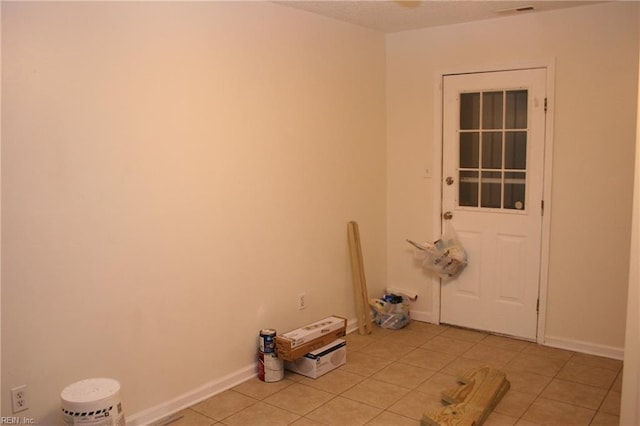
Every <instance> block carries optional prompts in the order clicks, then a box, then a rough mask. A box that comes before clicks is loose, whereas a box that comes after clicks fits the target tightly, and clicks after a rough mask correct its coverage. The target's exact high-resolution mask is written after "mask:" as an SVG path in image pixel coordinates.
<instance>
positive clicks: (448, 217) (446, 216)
mask: <svg viewBox="0 0 640 426" xmlns="http://www.w3.org/2000/svg"><path fill="white" fill-rule="evenodd" d="M442 218H443V219H444V220H451V219H453V213H451V212H444V213H442Z"/></svg>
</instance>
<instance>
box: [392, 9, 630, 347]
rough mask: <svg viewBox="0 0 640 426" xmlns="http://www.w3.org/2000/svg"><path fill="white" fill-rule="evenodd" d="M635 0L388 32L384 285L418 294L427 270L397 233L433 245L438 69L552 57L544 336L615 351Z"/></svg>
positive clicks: (619, 331)
mask: <svg viewBox="0 0 640 426" xmlns="http://www.w3.org/2000/svg"><path fill="white" fill-rule="evenodd" d="M637 7H638V5H637V3H635V2H633V3H632V2H617V3H607V4H598V5H590V6H587V7H579V8H571V9H567V10H563V11H557V12H551V13H540V14H533V15H524V16H518V17H512V18H501V19H495V20H490V21H483V22H477V23H470V24H463V25H452V26H447V27H440V28H433V29H425V30H418V31H409V32H403V33H397V34H393V35H390V36H388V37H387V97H388V101H387V102H388V108H387V145H388V147H387V200H388V203H387V242H388V245H387V253H388V262H389V263H388V281H389V282H390V283H391V284H393V285H396V286H398V287H403V288H407V289H409V290H412V291H415V292H417V293H419V294H420V298H419V299H418V302H417V303H416V304H415V305H414V307H413V308H414V311H415V312H416V313H419V314H421V315H423V316H425V317H429V315H432V314H433V311H432V304H433V298H432V287H431V283H430V280H429V277H428V275H426V274H425V273H424V272H423V271H422V269H421V268H420V266H419V265H416V264H415V263H414V260H413V258H412V252H411V249H410V247H408V245H407V244H406V243H405V241H404V240H405V238H412V239H419V240H426V241H429V240H433V239H436V238H437V236H438V232H437V230H434V229H432V228H433V222H434V218H433V203H434V202H436V200H437V198H436V197H438V196H439V195H438V194H439V192H438V191H439V189H438V180H437V179H436V178H433V179H425V178H424V177H423V171H424V169H425V167H432V166H433V165H434V164H435V162H436V161H439V160H438V159H436V158H434V146H435V145H434V144H436V143H438V141H436V140H434V135H435V132H434V126H436V125H437V124H438V123H435V122H434V117H435V116H436V112H437V111H436V101H437V99H436V98H437V96H438V94H437V92H436V91H435V90H434V89H435V81H436V75H438V73H440V72H446V71H465V70H468V71H473V70H476V69H478V68H480V67H492V66H498V67H499V66H502V65H513V64H520V63H524V62H530V61H536V60H537V61H540V60H542V61H548V60H550V59H551V60H555V70H556V73H555V88H556V90H555V105H554V106H553V107H554V109H555V116H554V118H555V128H554V129H553V130H554V145H553V148H554V151H553V185H552V194H551V200H550V201H551V202H550V203H549V200H547V206H548V207H549V208H547V209H546V210H547V213H548V214H550V215H551V238H550V259H549V276H548V304H547V311H546V319H547V323H546V338H547V339H549V340H553V341H554V342H555V343H561V344H567V345H574V346H590V347H592V348H594V349H596V350H603V351H605V352H607V351H608V352H618V353H621V350H622V348H623V346H624V331H625V312H626V310H625V307H626V294H627V285H628V280H627V277H628V265H629V263H628V262H629V253H628V242H629V234H630V228H631V195H632V184H633V153H634V141H635V111H636V95H637V90H636V87H637V70H638V37H637V27H638V22H637Z"/></svg>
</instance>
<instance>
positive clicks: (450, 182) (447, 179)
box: [444, 176, 453, 185]
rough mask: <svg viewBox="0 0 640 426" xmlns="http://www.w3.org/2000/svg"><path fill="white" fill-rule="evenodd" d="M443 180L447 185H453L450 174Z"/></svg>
mask: <svg viewBox="0 0 640 426" xmlns="http://www.w3.org/2000/svg"><path fill="white" fill-rule="evenodd" d="M444 181H445V182H447V185H453V178H452V177H451V176H448V177H447V178H446V179H445V180H444Z"/></svg>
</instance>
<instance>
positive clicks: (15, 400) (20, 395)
mask: <svg viewBox="0 0 640 426" xmlns="http://www.w3.org/2000/svg"><path fill="white" fill-rule="evenodd" d="M11 408H12V410H13V412H14V413H18V412H20V411H24V410H26V409H27V408H29V401H28V400H27V385H20V386H16V387H15V388H12V389H11Z"/></svg>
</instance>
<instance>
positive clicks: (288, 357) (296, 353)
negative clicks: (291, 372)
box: [276, 315, 347, 361]
mask: <svg viewBox="0 0 640 426" xmlns="http://www.w3.org/2000/svg"><path fill="white" fill-rule="evenodd" d="M346 332H347V320H346V318H342V317H338V316H335V315H334V316H331V317H328V318H325V319H323V320H320V321H316V322H314V323H311V324H308V325H305V326H304V327H301V328H298V329H295V330H292V331H290V332H287V333H284V334H281V335H279V336H276V350H277V352H278V358H282V359H283V360H285V361H295V360H296V359H298V358H300V357H302V356H304V355H305V354H307V353H309V352H311V351H314V350H316V349H319V348H321V347H323V346H326V345H328V344H329V343H331V342H333V341H334V340H336V339H338V338H340V337H343V336H344V335H345V334H346Z"/></svg>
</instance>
